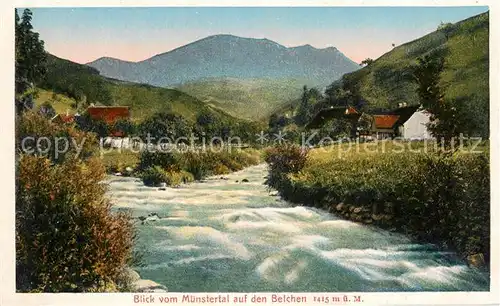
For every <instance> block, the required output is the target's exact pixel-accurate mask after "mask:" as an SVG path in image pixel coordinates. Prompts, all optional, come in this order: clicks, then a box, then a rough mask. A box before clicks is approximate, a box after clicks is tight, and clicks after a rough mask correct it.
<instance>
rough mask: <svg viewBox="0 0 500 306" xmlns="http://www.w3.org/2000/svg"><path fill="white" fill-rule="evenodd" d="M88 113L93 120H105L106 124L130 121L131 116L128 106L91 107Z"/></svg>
mask: <svg viewBox="0 0 500 306" xmlns="http://www.w3.org/2000/svg"><path fill="white" fill-rule="evenodd" d="M87 111H88V112H89V115H90V117H91V118H92V119H98V120H104V121H106V123H114V122H115V121H117V120H120V119H128V118H129V116H130V113H129V110H128V106H90V107H89V108H88V109H87Z"/></svg>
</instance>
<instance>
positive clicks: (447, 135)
mask: <svg viewBox="0 0 500 306" xmlns="http://www.w3.org/2000/svg"><path fill="white" fill-rule="evenodd" d="M417 61H418V65H416V66H414V67H413V77H414V79H415V81H416V82H417V84H418V88H417V93H418V96H419V100H420V104H421V105H422V106H423V107H424V108H425V109H426V110H427V111H428V112H429V113H430V114H431V116H430V122H429V123H428V125H427V127H428V129H429V130H430V132H431V134H432V135H433V136H434V137H436V138H437V140H438V142H439V143H443V144H444V145H445V146H446V147H449V146H450V145H451V142H452V139H453V137H456V136H458V135H459V134H460V133H462V132H463V127H464V126H465V124H464V121H463V118H461V116H460V112H459V110H458V109H457V107H456V106H455V105H453V104H452V103H451V101H447V100H446V99H445V98H444V90H443V88H441V86H440V76H441V72H442V71H443V69H444V64H445V63H444V55H443V54H442V53H441V52H436V53H433V54H428V55H425V56H424V57H420V58H418V59H417Z"/></svg>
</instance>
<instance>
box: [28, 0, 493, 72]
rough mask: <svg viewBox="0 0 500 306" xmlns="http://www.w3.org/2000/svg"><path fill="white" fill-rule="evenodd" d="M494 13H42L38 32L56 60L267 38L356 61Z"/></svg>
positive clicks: (129, 56)
mask: <svg viewBox="0 0 500 306" xmlns="http://www.w3.org/2000/svg"><path fill="white" fill-rule="evenodd" d="M487 10H488V8H487V7H484V6H482V7H479V6H476V7H311V8H303V7H291V8H290V7H288V8H287V7H274V8H273V7H264V8H256V7H252V8H245V7H221V8H215V7H213V8H211V7H191V8H183V7H161V8H36V9H32V11H33V25H34V27H35V30H36V31H38V32H39V33H40V35H41V38H42V39H43V40H45V44H46V49H47V50H48V51H49V52H51V53H53V54H54V55H57V56H60V57H63V58H67V59H70V60H73V61H76V62H79V63H85V62H89V61H92V60H94V59H96V58H99V57H101V56H111V57H116V58H120V59H123V60H130V61H138V60H143V59H146V58H148V57H151V56H153V55H155V54H158V53H162V52H166V51H169V50H172V49H174V48H176V47H179V46H182V45H184V44H187V43H190V42H192V41H194V40H197V39H201V38H203V37H206V36H209V35H214V34H233V35H238V36H244V37H255V38H268V39H270V40H274V41H276V42H278V43H280V44H283V45H285V46H297V45H304V44H310V45H312V46H314V47H317V48H325V47H328V46H334V47H337V48H338V49H339V50H340V51H342V52H343V53H344V54H346V55H347V56H348V57H350V58H351V59H353V60H354V61H357V62H359V61H361V60H363V59H364V58H367V57H370V58H377V57H379V56H380V55H382V54H383V53H385V52H387V51H389V50H390V49H391V44H392V43H395V44H397V45H398V44H401V43H404V42H407V41H410V40H413V39H415V38H418V37H420V36H422V35H425V34H427V33H429V32H431V31H433V30H435V29H436V27H437V26H438V24H439V23H440V22H441V21H443V22H456V21H459V20H462V19H465V18H468V17H470V16H473V15H477V14H479V13H482V12H485V11H487Z"/></svg>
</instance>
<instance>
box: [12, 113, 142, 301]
mask: <svg viewBox="0 0 500 306" xmlns="http://www.w3.org/2000/svg"><path fill="white" fill-rule="evenodd" d="M16 119H17V122H16V123H17V129H16V132H17V144H18V145H20V144H21V143H22V139H23V137H26V136H30V137H35V139H41V137H48V138H49V139H53V137H54V136H59V137H63V136H68V137H76V138H74V140H84V139H85V145H84V146H83V150H82V152H81V153H80V154H77V151H76V148H74V147H69V148H68V150H67V151H65V152H64V153H59V154H56V150H54V149H53V148H52V150H48V151H47V152H48V153H40V152H33V153H32V154H28V153H27V152H24V153H21V152H20V151H18V152H17V154H16V287H17V290H18V291H21V292H82V291H83V292H96V291H97V292H101V291H118V290H122V286H128V284H127V283H126V282H123V281H122V280H121V277H120V275H121V274H122V271H123V269H124V267H125V266H126V265H127V264H128V263H131V260H133V258H132V246H133V242H134V230H133V226H132V219H131V218H130V216H129V215H128V214H126V213H123V212H118V213H115V212H112V211H111V204H110V202H109V201H108V200H107V199H106V197H105V192H106V186H105V185H103V184H102V183H101V182H102V180H103V179H104V177H105V171H104V167H103V165H102V163H101V161H100V160H99V159H97V158H95V157H92V156H91V155H92V152H93V151H94V149H96V148H97V144H96V142H95V141H93V140H95V136H94V135H93V134H89V133H84V132H76V131H75V130H74V129H73V128H72V127H68V126H63V125H56V124H54V123H51V122H49V121H48V120H46V119H44V118H42V117H40V116H38V115H35V114H31V113H26V114H24V115H22V117H18V118H16ZM69 140H70V141H71V138H69ZM77 143H78V144H81V141H77ZM92 145H95V147H92ZM17 148H18V149H20V146H18V147H17ZM60 149H61V148H60Z"/></svg>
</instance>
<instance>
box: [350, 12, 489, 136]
mask: <svg viewBox="0 0 500 306" xmlns="http://www.w3.org/2000/svg"><path fill="white" fill-rule="evenodd" d="M436 27H437V25H436ZM488 37H489V13H484V14H480V15H477V16H474V17H471V18H469V19H466V20H463V21H460V22H458V23H456V24H453V25H452V32H451V35H450V36H449V38H448V39H447V38H446V36H445V35H444V34H443V33H442V32H439V31H435V32H432V33H430V34H428V35H426V36H423V37H421V38H419V39H416V40H414V41H411V42H408V43H405V44H403V45H400V46H397V47H395V48H394V49H393V50H391V51H390V52H388V53H386V54H384V55H382V56H381V57H379V58H378V59H376V60H375V61H374V62H373V63H372V64H370V65H369V66H367V67H365V68H363V69H360V70H358V71H355V72H353V73H350V74H346V75H345V76H344V78H348V79H350V80H352V82H353V84H356V85H357V86H359V93H360V95H361V97H362V99H363V100H365V101H366V102H367V105H368V108H371V109H374V108H395V107H397V106H398V104H399V103H403V102H405V103H407V104H409V105H412V104H416V103H418V100H419V99H418V96H417V93H416V88H417V85H416V83H415V82H414V81H412V80H411V69H410V68H411V66H412V65H414V64H416V59H417V57H419V56H422V55H425V54H427V53H429V52H432V51H433V50H436V49H441V48H444V49H446V50H447V51H448V53H447V55H446V58H445V69H444V71H443V73H442V80H441V85H442V86H443V88H444V89H445V92H446V94H445V99H448V100H450V101H458V100H460V101H462V102H463V103H464V104H465V105H466V108H465V111H466V112H468V113H470V114H471V118H472V120H471V122H470V125H471V126H470V129H471V130H476V131H479V132H480V133H481V134H483V135H487V134H488V133H487V131H488V114H489V81H488V80H489V40H488Z"/></svg>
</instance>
